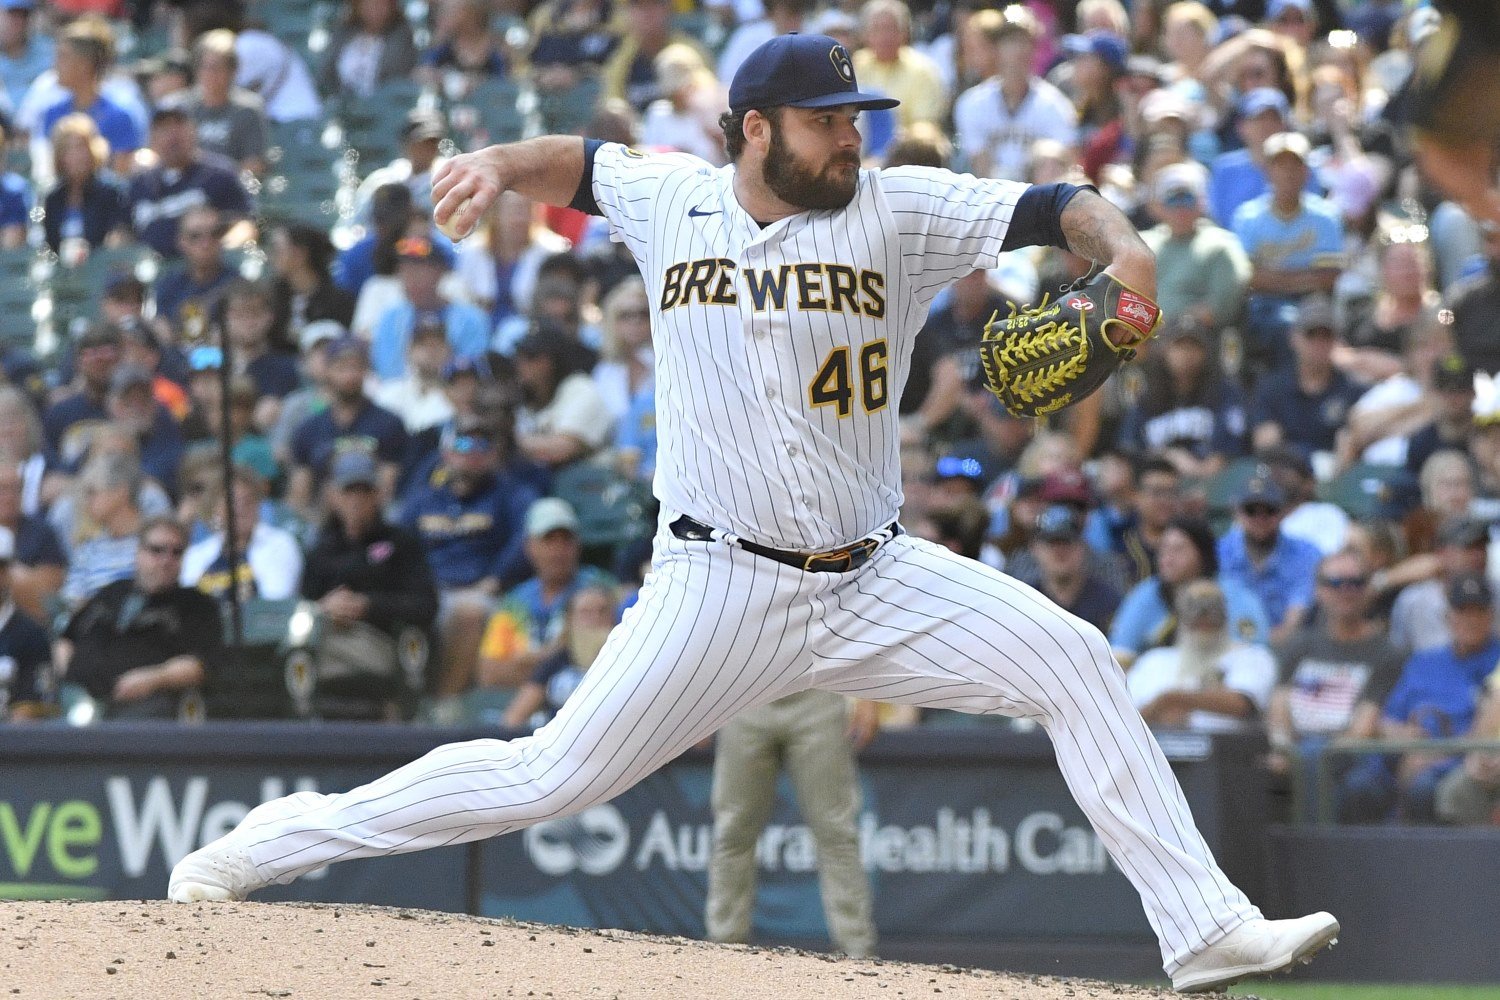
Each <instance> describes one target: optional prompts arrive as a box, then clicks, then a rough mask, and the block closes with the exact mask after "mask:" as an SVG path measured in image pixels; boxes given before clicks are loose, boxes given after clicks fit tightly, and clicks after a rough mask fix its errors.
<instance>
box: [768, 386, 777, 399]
mask: <svg viewBox="0 0 1500 1000" xmlns="http://www.w3.org/2000/svg"><path fill="white" fill-rule="evenodd" d="M766 398H767V399H775V398H776V387H775V386H774V385H768V386H766Z"/></svg>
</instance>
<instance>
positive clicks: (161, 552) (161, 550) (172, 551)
mask: <svg viewBox="0 0 1500 1000" xmlns="http://www.w3.org/2000/svg"><path fill="white" fill-rule="evenodd" d="M142 548H144V549H145V550H146V551H147V552H148V553H150V554H151V555H153V556H171V557H172V558H173V559H181V558H182V554H183V553H184V552H186V551H187V550H186V549H184V548H183V547H182V546H180V545H144V546H142Z"/></svg>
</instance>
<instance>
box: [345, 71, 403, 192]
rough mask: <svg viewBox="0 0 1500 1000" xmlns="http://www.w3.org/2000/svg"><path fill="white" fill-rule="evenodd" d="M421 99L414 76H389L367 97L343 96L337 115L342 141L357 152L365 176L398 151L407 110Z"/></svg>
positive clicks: (362, 173)
mask: <svg viewBox="0 0 1500 1000" xmlns="http://www.w3.org/2000/svg"><path fill="white" fill-rule="evenodd" d="M423 100H424V93H423V89H422V86H421V85H420V84H418V83H417V82H416V81H415V80H391V81H388V82H387V83H384V84H382V85H381V86H380V88H379V89H378V90H376V91H375V93H373V94H371V95H370V96H369V97H353V96H350V97H346V98H344V99H343V100H342V101H340V102H339V106H338V109H337V112H336V113H337V117H338V118H339V120H340V121H341V122H342V123H343V126H344V141H345V144H346V145H347V146H348V147H349V148H350V149H352V150H354V151H355V152H356V153H357V154H358V156H359V159H358V170H359V173H360V175H361V176H367V175H368V174H369V173H370V172H371V171H372V170H375V169H376V168H378V167H383V166H385V165H386V164H387V163H389V162H390V161H391V160H393V159H395V158H396V157H397V156H399V155H400V154H401V128H402V126H403V125H404V124H405V122H406V113H407V112H408V111H410V110H411V109H412V108H415V107H417V106H418V105H419V104H420V103H422V102H423Z"/></svg>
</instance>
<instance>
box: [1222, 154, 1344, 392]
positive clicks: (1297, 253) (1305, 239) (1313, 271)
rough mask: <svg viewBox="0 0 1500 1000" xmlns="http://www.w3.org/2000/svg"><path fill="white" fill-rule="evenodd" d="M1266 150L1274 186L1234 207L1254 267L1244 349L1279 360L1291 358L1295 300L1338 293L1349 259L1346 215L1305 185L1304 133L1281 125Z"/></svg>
mask: <svg viewBox="0 0 1500 1000" xmlns="http://www.w3.org/2000/svg"><path fill="white" fill-rule="evenodd" d="M1263 150H1264V155H1265V169H1266V178H1267V180H1268V181H1269V182H1270V190H1269V191H1267V192H1266V193H1265V194H1263V195H1261V196H1259V197H1258V198H1252V199H1251V200H1250V201H1247V202H1246V203H1245V204H1243V205H1241V206H1240V207H1239V208H1238V209H1236V210H1235V213H1234V234H1235V235H1236V236H1238V237H1239V239H1240V243H1241V245H1243V246H1244V248H1245V252H1246V253H1247V254H1249V255H1250V261H1251V267H1252V270H1251V274H1250V300H1249V310H1248V322H1247V323H1246V327H1247V329H1246V337H1245V341H1246V343H1245V347H1246V354H1247V355H1248V356H1249V357H1250V359H1251V360H1252V361H1253V362H1254V361H1259V362H1260V363H1262V364H1271V365H1274V364H1276V363H1279V362H1285V361H1289V360H1291V357H1292V351H1291V346H1290V343H1289V341H1288V333H1289V331H1290V330H1291V326H1292V323H1293V321H1294V320H1295V318H1296V315H1297V306H1298V305H1299V304H1300V303H1301V302H1302V301H1303V300H1304V299H1306V298H1307V297H1308V296H1311V295H1330V294H1332V293H1333V285H1334V282H1336V281H1337V280H1338V277H1339V274H1340V273H1341V271H1342V268H1343V263H1344V221H1343V217H1342V216H1341V215H1340V214H1339V210H1338V208H1337V207H1336V206H1335V205H1334V204H1333V203H1332V202H1330V201H1328V200H1327V199H1326V198H1321V197H1319V196H1318V195H1315V194H1308V193H1307V191H1306V190H1305V189H1306V187H1307V180H1308V177H1310V176H1311V169H1310V168H1309V166H1308V156H1309V154H1310V153H1311V147H1310V145H1309V143H1308V141H1307V137H1306V136H1304V135H1302V133H1300V132H1278V133H1276V134H1275V135H1273V136H1271V137H1270V138H1269V139H1267V140H1266V141H1265V146H1264V147H1263Z"/></svg>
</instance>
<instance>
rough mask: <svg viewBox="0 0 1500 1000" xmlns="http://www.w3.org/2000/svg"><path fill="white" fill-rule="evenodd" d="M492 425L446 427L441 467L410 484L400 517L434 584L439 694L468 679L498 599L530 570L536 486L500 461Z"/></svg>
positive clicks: (464, 421)
mask: <svg viewBox="0 0 1500 1000" xmlns="http://www.w3.org/2000/svg"><path fill="white" fill-rule="evenodd" d="M498 437H499V435H497V434H496V432H495V430H494V428H493V427H491V426H490V425H489V424H488V423H486V422H484V421H481V420H478V419H476V418H473V417H467V418H461V419H459V420H458V421H457V422H456V423H454V424H452V425H450V426H449V427H448V428H447V429H446V430H445V431H444V432H443V437H442V443H441V447H440V449H439V450H440V455H441V458H440V460H439V463H438V466H437V468H436V469H434V470H433V472H432V474H431V475H430V476H429V477H428V478H427V479H426V480H425V481H424V482H421V483H419V484H418V485H416V486H415V487H413V489H412V490H411V492H410V494H409V496H408V499H407V502H406V505H405V508H404V510H403V511H402V513H401V517H400V523H401V525H402V526H403V527H405V528H407V529H408V530H410V531H412V532H414V533H415V534H416V535H417V536H418V537H420V538H421V539H422V545H423V548H424V549H425V550H426V552H427V560H428V564H429V565H430V566H431V567H432V574H433V577H434V578H435V579H436V581H437V586H438V622H437V624H438V630H439V634H440V638H441V643H442V648H443V654H444V665H443V673H442V675H441V677H440V679H439V683H438V692H437V693H438V694H440V695H444V694H458V693H461V692H462V691H463V690H464V689H466V688H467V687H468V686H469V685H470V683H471V682H472V679H473V675H474V665H475V662H476V657H477V656H478V653H479V641H480V639H482V638H483V636H484V627H485V624H486V623H487V622H488V621H489V618H490V614H491V613H492V612H493V611H494V610H495V599H496V598H497V597H498V595H499V594H501V593H502V592H504V591H505V590H506V589H508V588H510V587H513V586H515V585H516V584H518V583H520V582H521V581H522V580H524V579H525V578H526V577H527V576H528V575H529V574H530V567H529V566H528V564H527V562H526V551H525V541H526V538H525V530H524V529H525V524H526V512H527V510H528V509H530V507H531V505H532V503H533V502H535V501H536V500H538V499H540V498H541V492H540V491H539V490H538V489H537V488H536V486H535V485H534V484H533V483H532V482H531V481H529V480H528V479H527V478H525V477H522V476H518V475H516V474H515V471H514V469H513V468H512V467H511V466H508V465H507V466H502V461H503V459H504V457H505V456H504V455H503V454H502V451H503V450H504V449H502V447H501V443H500V442H499V441H498V440H497V438H498Z"/></svg>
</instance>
